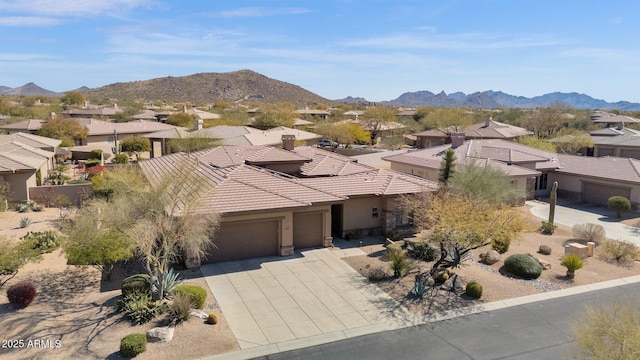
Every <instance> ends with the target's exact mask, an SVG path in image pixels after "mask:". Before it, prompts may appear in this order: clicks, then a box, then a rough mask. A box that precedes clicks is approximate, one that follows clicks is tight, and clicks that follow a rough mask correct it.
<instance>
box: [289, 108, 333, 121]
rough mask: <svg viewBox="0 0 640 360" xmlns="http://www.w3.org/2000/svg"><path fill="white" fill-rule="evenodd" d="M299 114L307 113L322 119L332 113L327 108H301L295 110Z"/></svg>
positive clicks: (325, 118)
mask: <svg viewBox="0 0 640 360" xmlns="http://www.w3.org/2000/svg"><path fill="white" fill-rule="evenodd" d="M294 112H295V113H296V114H297V115H307V116H311V117H313V118H317V119H320V120H327V118H328V117H329V116H331V113H330V112H328V111H326V110H317V109H299V110H296V111H294Z"/></svg>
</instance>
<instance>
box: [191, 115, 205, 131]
mask: <svg viewBox="0 0 640 360" xmlns="http://www.w3.org/2000/svg"><path fill="white" fill-rule="evenodd" d="M203 123H204V121H202V119H200V118H197V119H195V120H193V127H194V129H195V130H202V127H203V126H202V125H203Z"/></svg>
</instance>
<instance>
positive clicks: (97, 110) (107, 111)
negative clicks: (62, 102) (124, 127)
mask: <svg viewBox="0 0 640 360" xmlns="http://www.w3.org/2000/svg"><path fill="white" fill-rule="evenodd" d="M122 111H123V110H122V109H120V108H119V107H118V105H117V104H113V106H108V107H86V106H85V108H82V109H69V110H64V111H62V114H64V115H65V116H68V117H74V118H86V117H94V116H96V117H106V118H113V117H115V116H116V115H118V114H119V113H121V112H122Z"/></svg>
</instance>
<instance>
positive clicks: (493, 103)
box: [379, 90, 640, 111]
mask: <svg viewBox="0 0 640 360" xmlns="http://www.w3.org/2000/svg"><path fill="white" fill-rule="evenodd" d="M557 102H560V103H563V104H566V105H568V106H570V107H572V108H575V109H602V110H625V111H640V104H639V103H631V102H628V101H618V102H614V103H610V102H607V101H604V100H599V99H594V98H592V97H591V96H589V95H585V94H579V93H575V92H573V93H561V92H554V93H550V94H545V95H541V96H535V97H533V98H527V97H524V96H514V95H509V94H506V93H504V92H502V91H492V90H488V91H483V92H476V93H473V94H470V95H466V94H465V93H462V92H456V93H453V94H450V95H447V94H446V93H445V92H444V91H442V92H440V93H439V94H434V93H432V92H430V91H426V90H422V91H415V92H408V93H404V94H402V95H400V96H399V97H398V98H397V99H395V100H389V101H381V102H379V104H381V105H391V106H411V107H417V106H433V107H473V108H500V107H504V108H536V107H545V106H549V105H551V104H553V103H557Z"/></svg>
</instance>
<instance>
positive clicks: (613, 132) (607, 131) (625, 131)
mask: <svg viewBox="0 0 640 360" xmlns="http://www.w3.org/2000/svg"><path fill="white" fill-rule="evenodd" d="M589 135H591V136H620V135H640V131H638V130H634V129H629V128H622V129H618V128H615V127H608V128H604V129H600V130H595V131H590V132H589Z"/></svg>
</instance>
